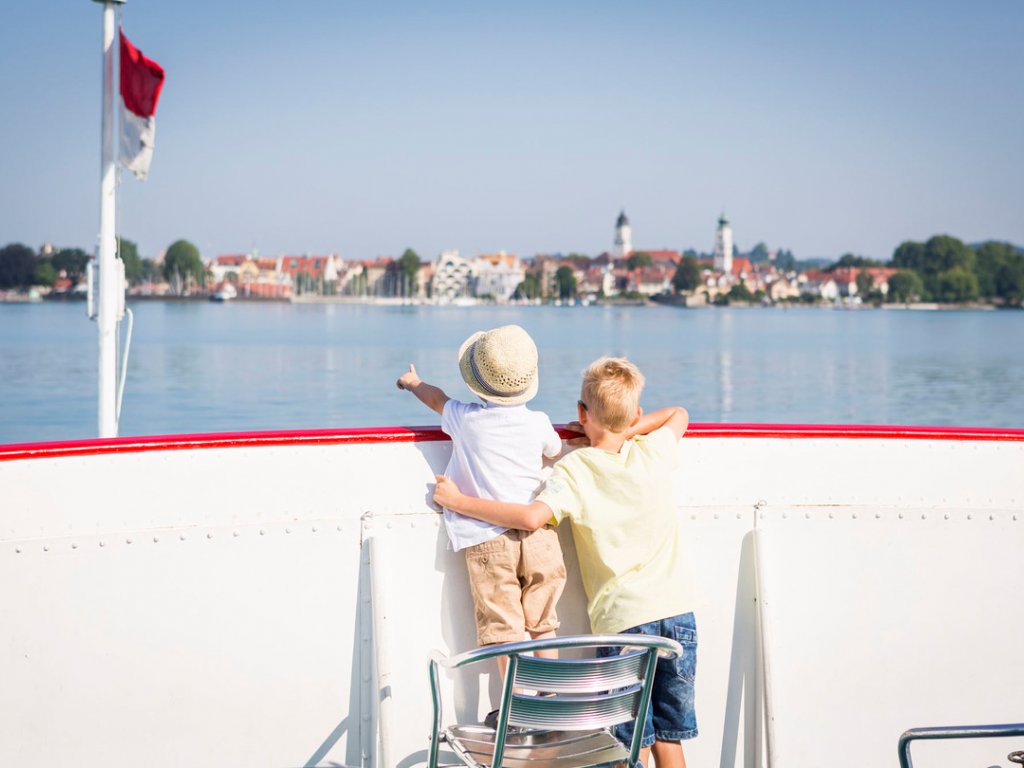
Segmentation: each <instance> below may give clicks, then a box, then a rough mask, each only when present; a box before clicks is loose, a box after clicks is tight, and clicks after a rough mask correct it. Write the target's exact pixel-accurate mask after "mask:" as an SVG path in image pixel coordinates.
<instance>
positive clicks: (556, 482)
mask: <svg viewBox="0 0 1024 768" xmlns="http://www.w3.org/2000/svg"><path fill="white" fill-rule="evenodd" d="M537 501H542V502H544V503H545V504H547V505H548V507H550V508H551V516H552V517H553V518H554V519H555V523H561V522H562V519H563V518H566V517H574V516H578V515H579V513H580V497H579V493H578V491H577V488H576V482H575V481H574V480H573V478H572V475H570V474H569V472H568V471H567V470H566V467H565V463H564V462H562V461H560V462H558V463H557V464H555V466H554V468H553V469H552V470H551V476H550V477H549V478H548V479H547V481H546V482H545V483H544V487H543V488H541V490H540V493H539V494H537Z"/></svg>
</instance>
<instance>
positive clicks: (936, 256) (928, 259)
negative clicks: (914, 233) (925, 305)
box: [892, 235, 978, 301]
mask: <svg viewBox="0 0 1024 768" xmlns="http://www.w3.org/2000/svg"><path fill="white" fill-rule="evenodd" d="M892 263H893V266H894V267H899V268H901V269H912V270H914V271H915V272H917V273H918V275H920V276H921V280H922V282H923V283H924V297H925V298H929V297H931V298H935V299H938V300H940V301H954V299H949V298H944V297H948V296H954V295H956V296H960V295H965V294H964V291H966V292H967V293H970V289H971V285H970V280H966V279H965V278H963V276H962V275H963V273H967V274H970V275H972V276H973V273H974V268H975V265H976V263H977V255H976V254H975V253H974V251H973V250H972V249H971V248H970V247H969V246H967V245H965V244H964V243H963V242H961V241H960V240H957V239H956V238H955V237H950V236H949V235H935V236H934V237H932V238H929V239H928V241H927V242H925V243H915V242H912V241H907V242H905V243H902V244H901V245H900V246H899V247H898V248H897V249H896V252H895V253H894V254H893V257H892ZM952 270H956V271H955V272H953V274H952V275H949V276H948V279H947V280H946V282H945V283H943V282H942V278H941V277H940V276H941V275H943V274H944V273H947V272H950V271H952ZM974 283H975V284H977V278H975V279H974ZM977 295H978V294H977V289H975V290H974V297H976V296H977ZM967 300H968V299H955V301H967Z"/></svg>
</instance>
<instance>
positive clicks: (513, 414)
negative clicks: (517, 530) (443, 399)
mask: <svg viewBox="0 0 1024 768" xmlns="http://www.w3.org/2000/svg"><path fill="white" fill-rule="evenodd" d="M441 429H443V430H444V432H445V434H447V435H449V436H450V437H451V439H452V458H451V460H450V461H449V462H448V468H447V469H446V470H445V474H446V475H447V476H448V477H449V478H451V480H452V481H453V482H454V483H455V484H456V485H457V486H458V487H459V490H460V491H462V492H463V493H464V494H466V495H467V496H475V497H477V498H480V499H496V500H498V501H509V502H513V503H516V504H528V503H530V502H531V501H532V500H533V494H534V493H535V492H536V491H537V488H538V486H539V485H540V482H541V470H542V469H543V461H542V458H541V455H542V454H543V455H544V456H549V457H554V456H557V455H558V454H559V452H560V451H561V450H562V440H561V438H560V437H559V436H558V433H557V432H555V430H554V427H552V426H551V420H550V419H549V418H548V417H547V414H545V413H542V412H540V411H531V410H530V409H528V408H527V407H526V406H525V405H494V404H492V403H463V402H460V401H458V400H449V401H448V402H447V403H445V405H444V411H443V412H442V413H441ZM444 522H445V526H446V527H447V529H448V538H449V539H450V540H451V543H452V548H453V549H456V550H459V549H465V548H466V547H471V546H473V545H474V544H480V543H481V542H484V541H489V540H490V539H493V538H494V537H495V536H498V535H499V534H501V533H503V532H504V531H505V530H507V529H505V528H502V527H501V526H497V525H491V524H490V523H485V522H483V521H482V520H475V519H473V518H471V517H465V516H464V515H460V514H459V513H458V512H452V511H451V510H450V509H446V510H445V511H444Z"/></svg>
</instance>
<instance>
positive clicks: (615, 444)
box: [583, 420, 626, 453]
mask: <svg viewBox="0 0 1024 768" xmlns="http://www.w3.org/2000/svg"><path fill="white" fill-rule="evenodd" d="M583 429H584V432H586V434H587V437H589V438H590V447H591V448H597V449H598V450H601V451H608V453H618V452H619V451H621V450H622V444H623V443H625V442H626V432H624V431H623V432H612V431H611V430H610V429H605V428H604V427H602V426H600V425H598V424H595V423H594V422H593V420H591V421H590V422H588V423H587V424H586V425H585V426H584V428H583Z"/></svg>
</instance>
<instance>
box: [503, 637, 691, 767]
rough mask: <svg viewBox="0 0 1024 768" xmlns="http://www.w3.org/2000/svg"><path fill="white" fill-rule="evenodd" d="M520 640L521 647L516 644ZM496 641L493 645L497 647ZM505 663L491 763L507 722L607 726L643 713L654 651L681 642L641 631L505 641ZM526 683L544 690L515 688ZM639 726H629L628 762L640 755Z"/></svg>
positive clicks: (673, 649) (675, 649)
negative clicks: (605, 650) (549, 653)
mask: <svg viewBox="0 0 1024 768" xmlns="http://www.w3.org/2000/svg"><path fill="white" fill-rule="evenodd" d="M516 646H520V647H516ZM609 646H611V647H615V648H620V649H622V652H620V653H619V654H617V655H612V656H606V657H592V658H582V659H578V658H556V659H549V658H541V657H537V656H532V655H528V654H530V653H531V652H533V651H536V650H540V649H542V648H546V647H575V648H580V647H584V648H591V649H594V652H596V649H597V648H600V647H609ZM500 647H501V646H492V648H491V649H489V650H492V651H494V650H497V649H498V648H500ZM505 648H506V649H507V653H508V669H507V672H506V676H505V684H504V686H503V689H502V701H501V706H500V707H499V710H498V724H497V729H496V733H495V740H494V753H493V756H492V762H491V764H492V765H495V766H499V765H501V763H502V757H503V755H504V749H505V736H506V727H507V726H509V725H511V726H519V727H524V728H542V729H546V730H564V731H573V730H591V729H594V728H606V727H609V726H612V725H618V724H620V723H626V722H630V721H633V720H642V719H643V718H646V716H647V708H648V706H649V705H650V699H651V687H652V685H653V682H654V673H655V668H656V665H657V661H658V657H659V656H664V657H668V658H675V657H676V656H678V655H679V654H680V653H681V652H682V648H681V647H680V646H679V645H678V644H677V643H675V642H674V641H672V640H667V639H665V638H662V637H651V636H646V635H594V636H589V637H588V636H585V635H584V636H577V637H568V638H557V639H555V640H550V641H535V642H533V643H512V644H509V645H508V646H505ZM518 688H529V689H534V690H536V691H537V692H538V693H539V694H544V695H526V694H520V693H516V692H515V691H516V689H518ZM642 737H643V726H642V724H638V726H637V727H636V728H634V729H633V741H632V743H631V744H630V745H629V746H630V750H629V751H630V758H629V764H630V765H633V764H635V763H636V761H637V759H638V758H639V755H640V742H641V739H642Z"/></svg>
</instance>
